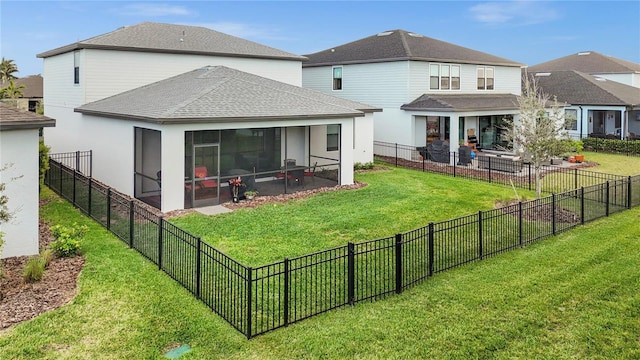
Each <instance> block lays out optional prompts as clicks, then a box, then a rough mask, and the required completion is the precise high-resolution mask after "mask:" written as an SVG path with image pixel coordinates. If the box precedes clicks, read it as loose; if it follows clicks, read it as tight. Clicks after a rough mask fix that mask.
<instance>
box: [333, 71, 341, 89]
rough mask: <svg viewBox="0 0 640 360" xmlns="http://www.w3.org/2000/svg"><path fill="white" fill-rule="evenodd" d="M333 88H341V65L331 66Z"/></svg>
mask: <svg viewBox="0 0 640 360" xmlns="http://www.w3.org/2000/svg"><path fill="white" fill-rule="evenodd" d="M333 90H342V66H336V67H334V68H333Z"/></svg>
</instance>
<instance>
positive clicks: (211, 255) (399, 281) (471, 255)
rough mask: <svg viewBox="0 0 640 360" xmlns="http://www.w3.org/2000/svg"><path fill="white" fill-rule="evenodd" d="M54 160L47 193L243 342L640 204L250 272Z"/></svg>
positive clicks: (588, 202)
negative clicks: (155, 271) (189, 295)
mask: <svg viewBox="0 0 640 360" xmlns="http://www.w3.org/2000/svg"><path fill="white" fill-rule="evenodd" d="M78 156H79V155H78ZM55 158H56V156H55V155H52V157H51V160H50V162H51V163H50V169H49V171H48V172H47V174H46V177H45V183H46V184H47V185H48V186H49V187H50V188H51V189H52V190H54V191H56V192H57V193H58V194H60V195H61V196H62V197H64V198H66V199H68V200H69V201H71V202H72V203H73V204H74V205H75V206H76V207H78V208H79V209H80V210H81V211H83V212H84V213H86V214H87V215H88V216H90V217H91V218H93V219H94V220H95V221H97V222H99V223H100V224H102V225H103V226H105V227H106V228H107V229H109V230H110V231H112V232H113V233H114V234H115V235H116V236H117V237H118V238H120V239H121V240H122V241H123V242H125V243H126V244H127V245H128V246H130V247H131V248H133V249H136V250H137V251H138V252H140V253H141V254H142V255H143V256H145V257H146V258H148V259H149V260H150V261H152V262H153V263H155V264H157V265H158V269H160V270H163V271H164V272H166V273H167V274H168V275H169V276H171V277H172V278H173V279H175V280H176V281H177V282H178V283H180V284H181V285H182V286H184V287H185V288H186V289H188V290H189V291H190V292H191V293H193V294H194V296H196V297H197V298H198V299H200V300H201V301H203V302H204V303H205V304H207V305H208V306H209V307H210V308H211V309H212V310H213V311H214V312H216V313H217V314H218V315H220V316H221V317H222V318H224V319H225V320H226V321H227V322H229V324H231V325H232V326H233V327H234V328H236V329H237V330H238V331H240V332H241V333H242V334H244V335H245V336H246V337H247V338H251V337H253V336H256V335H259V334H263V333H265V332H268V331H271V330H274V329H277V328H279V327H283V326H287V325H288V324H291V323H294V322H298V321H301V320H303V319H306V318H309V317H311V316H314V315H318V314H320V313H323V312H326V311H329V310H332V309H335V308H338V307H342V306H345V305H349V304H354V303H357V302H362V301H371V300H375V299H378V298H382V297H385V296H388V295H390V294H394V293H396V294H398V293H401V292H402V291H403V290H404V289H406V288H408V287H411V286H413V285H414V284H417V283H419V282H421V281H423V280H424V279H426V278H427V277H429V276H432V275H433V274H434V273H438V272H442V271H445V270H447V269H450V268H453V267H457V266H461V265H463V264H466V263H469V262H473V261H478V260H482V259H484V258H487V257H491V256H493V255H496V254H499V253H501V252H504V251H508V250H512V249H515V248H518V247H521V246H524V245H526V244H529V243H531V242H534V241H536V240H539V239H542V238H544V237H548V236H551V235H555V234H557V233H559V232H563V231H566V230H568V229H571V228H573V227H575V226H578V225H580V224H584V223H585V222H588V221H592V220H595V219H598V218H601V217H604V216H608V215H610V214H613V213H616V212H619V211H623V210H625V209H628V208H631V207H634V206H639V205H640V175H638V176H634V177H619V178H617V179H615V180H609V181H605V182H603V183H599V184H594V185H590V186H583V187H580V188H577V189H573V190H570V191H566V192H562V193H558V194H553V195H551V196H548V197H545V198H542V199H539V200H534V201H528V202H518V203H515V204H512V205H508V206H505V207H503V208H500V209H494V210H489V211H479V212H478V213H476V214H472V215H468V216H463V217H459V218H456V219H451V220H446V221H441V222H437V223H434V222H432V223H429V224H427V225H425V226H423V227H421V228H418V229H415V230H411V231H407V232H404V233H401V234H396V235H394V236H390V237H386V238H382V239H377V240H372V241H366V242H361V243H348V244H346V245H344V246H340V247H336V248H333V249H328V250H324V251H320V252H316V253H313V254H308V255H303V256H299V257H295V258H291V259H284V260H283V261H279V262H275V263H273V264H268V265H264V266H259V267H255V268H252V267H248V266H245V265H243V264H241V263H239V262H238V261H235V260H234V259H232V258H230V257H228V256H227V255H225V254H223V253H222V252H220V251H218V250H216V249H214V248H213V247H211V246H210V245H208V244H207V243H205V242H203V241H202V240H201V239H200V238H199V237H197V236H194V235H192V234H190V233H188V232H186V231H184V230H182V229H180V228H178V227H176V226H175V225H173V224H171V223H170V222H168V221H165V220H164V219H163V218H162V216H158V215H156V214H154V213H152V212H150V211H149V210H147V209H146V208H145V207H144V206H141V204H140V203H139V202H138V201H137V200H134V199H130V198H129V197H127V196H125V195H122V194H120V193H118V192H117V191H114V190H112V189H110V188H108V187H105V186H104V185H101V184H99V183H98V182H96V181H94V180H92V179H91V177H88V176H86V175H84V174H82V173H81V172H80V171H78V170H76V169H73V168H69V167H67V166H66V165H64V164H63V163H61V162H59V161H57V160H55Z"/></svg>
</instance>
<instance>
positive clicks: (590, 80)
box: [526, 51, 640, 139]
mask: <svg viewBox="0 0 640 360" xmlns="http://www.w3.org/2000/svg"><path fill="white" fill-rule="evenodd" d="M526 71H527V72H528V73H529V74H534V75H536V79H537V80H538V82H539V84H540V86H541V87H542V90H543V91H544V92H545V93H547V94H549V95H553V96H556V97H557V99H558V100H559V101H562V102H565V103H568V104H570V106H568V107H566V109H565V111H566V113H567V114H568V115H569V118H571V119H575V120H574V121H571V122H568V123H567V130H568V132H569V133H570V134H571V135H572V136H573V137H575V138H582V137H586V136H596V137H609V138H625V137H627V138H632V139H633V138H635V137H636V136H638V134H640V64H636V63H633V62H630V61H626V60H622V59H617V58H614V57H611V56H605V55H602V54H599V53H597V52H594V51H584V52H579V53H576V54H572V55H568V56H565V57H562V58H559V59H555V60H551V61H547V62H544V63H541V64H538V65H534V66H531V67H529V68H527V69H526Z"/></svg>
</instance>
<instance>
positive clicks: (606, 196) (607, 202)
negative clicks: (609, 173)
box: [604, 180, 609, 216]
mask: <svg viewBox="0 0 640 360" xmlns="http://www.w3.org/2000/svg"><path fill="white" fill-rule="evenodd" d="M604 201H605V202H606V207H605V208H606V209H607V210H606V214H607V216H609V180H607V188H606V192H605V199H604Z"/></svg>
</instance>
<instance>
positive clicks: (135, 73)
mask: <svg viewBox="0 0 640 360" xmlns="http://www.w3.org/2000/svg"><path fill="white" fill-rule="evenodd" d="M83 52H84V53H85V58H84V61H83V63H82V65H83V66H82V67H81V69H80V72H81V73H82V72H83V71H84V72H85V78H84V80H85V84H86V85H87V90H86V91H87V98H86V102H92V101H96V100H100V99H103V98H105V97H108V96H111V95H115V94H119V93H121V92H124V91H127V90H131V89H135V88H137V87H140V86H143V85H146V84H150V83H153V82H156V81H160V80H163V79H167V78H169V77H172V76H176V75H179V74H183V73H185V72H188V71H192V70H195V69H198V68H201V67H204V66H209V65H211V66H216V65H223V66H226V67H230V68H234V69H238V70H241V71H244V72H248V73H251V74H256V75H259V76H263V77H266V78H269V79H273V80H277V81H281V82H284V83H287V84H291V85H295V86H300V85H301V84H302V73H301V68H302V63H301V62H300V61H286V60H273V59H254V58H238V57H220V56H205V55H186V54H161V53H147V52H131V51H129V52H126V51H110V50H95V49H89V50H83ZM47 60H48V59H45V62H46V61H47ZM72 60H73V59H72ZM71 66H72V67H71V69H73V65H71ZM114 71H117V73H116V74H114V73H113V72H114ZM115 75H117V76H115ZM45 97H46V94H45Z"/></svg>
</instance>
